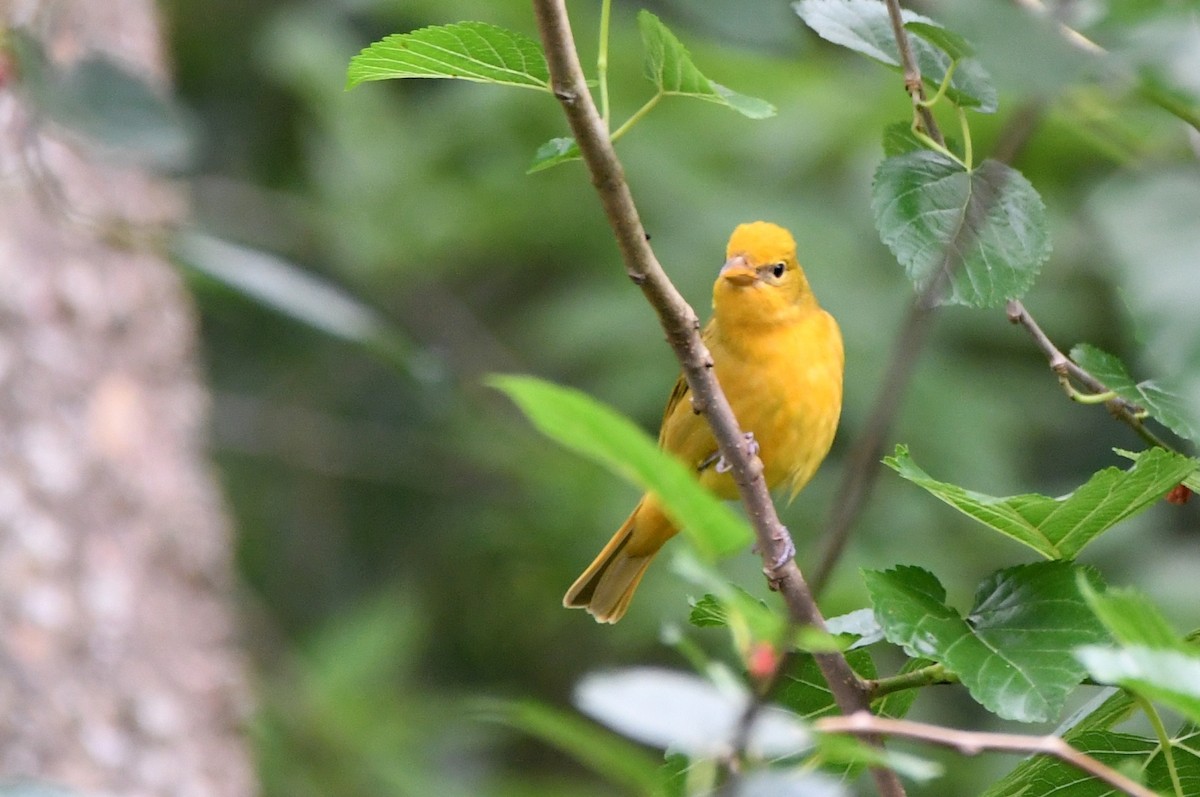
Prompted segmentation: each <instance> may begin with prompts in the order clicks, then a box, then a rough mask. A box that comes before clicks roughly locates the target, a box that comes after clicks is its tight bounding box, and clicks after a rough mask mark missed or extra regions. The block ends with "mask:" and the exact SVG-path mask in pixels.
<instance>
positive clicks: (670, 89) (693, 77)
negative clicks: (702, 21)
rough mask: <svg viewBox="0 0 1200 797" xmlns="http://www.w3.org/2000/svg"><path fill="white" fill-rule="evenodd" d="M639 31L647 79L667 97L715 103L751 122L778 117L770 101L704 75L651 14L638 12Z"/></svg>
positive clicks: (664, 26)
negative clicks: (677, 96)
mask: <svg viewBox="0 0 1200 797" xmlns="http://www.w3.org/2000/svg"><path fill="white" fill-rule="evenodd" d="M638 27H639V28H640V29H641V31H642V46H643V48H644V49H645V70H646V77H647V78H649V79H650V82H652V83H653V84H654V85H655V86H657V87H658V90H659V91H660V92H662V93H663V94H676V95H679V96H681V97H695V98H696V99H700V100H707V101H709V102H715V103H717V104H719V105H725V106H727V107H729V108H732V109H733V110H735V111H737V112H738V113H740V114H742V115H743V116H748V117H750V118H751V119H766V118H768V117H771V116H774V115H775V106H774V105H772V104H771V103H769V102H767V101H766V100H760V99H758V98H756V97H747V96H746V95H744V94H738V93H737V92H736V91H733V90H731V89H727V88H725V87H724V86H722V85H721V84H719V83H714V82H713V81H711V80H709V79H708V78H706V77H705V76H704V75H703V74H701V72H700V70H699V69H697V68H696V65H695V64H694V63H692V56H691V55H690V54H689V53H688V51H687V48H686V47H684V46H683V43H682V42H680V41H679V39H677V38H675V34H674V33H671V31H670V30H668V29H667V26H666V25H664V24H663V23H662V21H661V20H660V19H659V18H658V17H656V16H654V15H653V14H651V13H650V12H649V11H640V12H638Z"/></svg>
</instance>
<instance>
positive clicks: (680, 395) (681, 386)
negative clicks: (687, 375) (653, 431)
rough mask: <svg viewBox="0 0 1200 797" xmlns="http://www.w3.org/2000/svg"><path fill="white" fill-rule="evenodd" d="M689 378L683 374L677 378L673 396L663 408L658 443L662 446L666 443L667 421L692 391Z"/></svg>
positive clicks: (672, 392)
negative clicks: (688, 381)
mask: <svg viewBox="0 0 1200 797" xmlns="http://www.w3.org/2000/svg"><path fill="white" fill-rule="evenodd" d="M690 390H691V389H690V388H689V387H688V383H687V380H686V379H684V378H683V374H680V375H679V378H678V379H677V380H675V388H674V389H673V390H672V391H671V397H670V398H669V399H667V408H666V409H665V410H663V419H662V426H661V427H660V429H659V431H658V444H659V445H660V446H662V445H663V444H664V443H666V432H667V421H668V420H670V418H671V414H672V413H674V412H675V408H676V407H677V406H679V402H681V401H683V400H684V398H685V397H686V396H687V394H688V393H689V392H690Z"/></svg>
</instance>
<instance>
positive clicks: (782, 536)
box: [754, 526, 796, 584]
mask: <svg viewBox="0 0 1200 797" xmlns="http://www.w3.org/2000/svg"><path fill="white" fill-rule="evenodd" d="M771 539H773V540H774V541H775V542H777V543H780V550H779V553H778V554H776V556H775V558H774V559H772V560H771V564H770V566H769V567H764V568H763V573H765V574H766V575H767V577H768V578H769V579H771V583H772V584H774V583H775V581H776V579H777V578H778V571H779V568H781V567H783V566H784V565H785V564H787V563H788V561H790V560H791V559H793V558H795V556H796V543H794V542H792V535H791V534H790V533H789V532H788V530H787V527H786V526H780V527H779V531H778V533H776V534H773V535H772V536H771ZM754 552H755V553H760V551H759V549H758V546H757V545H755V546H754Z"/></svg>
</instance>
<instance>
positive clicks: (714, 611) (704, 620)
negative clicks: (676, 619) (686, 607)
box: [688, 592, 729, 628]
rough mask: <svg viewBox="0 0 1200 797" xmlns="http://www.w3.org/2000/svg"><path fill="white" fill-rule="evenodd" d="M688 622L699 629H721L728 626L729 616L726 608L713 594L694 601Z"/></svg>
mask: <svg viewBox="0 0 1200 797" xmlns="http://www.w3.org/2000/svg"><path fill="white" fill-rule="evenodd" d="M688 622H689V623H691V624H692V625H694V626H696V627H697V628H720V627H722V626H725V625H728V623H729V615H728V614H727V613H726V611H725V606H724V605H722V603H721V602H720V601H719V600H717V596H716V595H713V594H712V593H711V592H710V593H707V594H705V595H704V597H702V598H700V600H697V601H692V610H691V611H690V612H689V613H688Z"/></svg>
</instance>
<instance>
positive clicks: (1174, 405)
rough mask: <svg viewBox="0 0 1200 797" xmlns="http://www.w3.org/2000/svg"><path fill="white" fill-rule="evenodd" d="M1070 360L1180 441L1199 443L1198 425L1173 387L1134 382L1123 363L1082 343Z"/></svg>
mask: <svg viewBox="0 0 1200 797" xmlns="http://www.w3.org/2000/svg"><path fill="white" fill-rule="evenodd" d="M1070 356H1071V359H1072V360H1074V361H1075V362H1076V363H1077V364H1078V365H1079V366H1080V367H1082V368H1084V369H1085V370H1087V371H1090V372H1091V374H1092V376H1094V377H1096V378H1097V379H1099V380H1100V381H1101V382H1103V383H1104V384H1105V385H1106V386H1107V387H1108V389H1109V390H1111V391H1113V392H1114V393H1116V394H1117V395H1118V396H1120V397H1121V398H1123V399H1125V400H1126V401H1132V402H1133V403H1134V404H1137V405H1139V406H1141V407H1142V408H1143V409H1145V410H1146V411H1147V412H1149V413H1150V415H1151V417H1153V418H1154V419H1155V420H1156V421H1158V422H1159V423H1161V424H1162V425H1163V426H1166V427H1167V428H1168V429H1170V430H1171V431H1172V432H1174V433H1175V434H1177V435H1179V436H1180V437H1183V438H1186V439H1188V440H1191V441H1192V442H1195V443H1200V425H1198V424H1197V423H1196V419H1195V418H1193V417H1191V412H1190V408H1189V407H1188V403H1187V402H1186V401H1185V400H1184V398H1183V396H1182V395H1181V394H1180V393H1179V392H1178V391H1177V390H1176V389H1175V388H1174V386H1173V385H1167V386H1165V387H1164V386H1163V384H1162V383H1159V382H1156V381H1151V380H1146V381H1144V382H1134V381H1133V377H1132V376H1130V375H1129V371H1128V369H1126V368H1125V363H1123V362H1121V360H1120V359H1119V358H1117V357H1115V356H1114V355H1112V354H1109V353H1108V352H1106V351H1103V350H1102V349H1098V348H1096V347H1095V346H1091V345H1088V344H1086V343H1081V344H1079V345H1077V346H1075V347H1074V348H1072V349H1071V355H1070Z"/></svg>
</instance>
